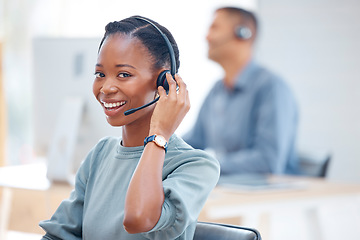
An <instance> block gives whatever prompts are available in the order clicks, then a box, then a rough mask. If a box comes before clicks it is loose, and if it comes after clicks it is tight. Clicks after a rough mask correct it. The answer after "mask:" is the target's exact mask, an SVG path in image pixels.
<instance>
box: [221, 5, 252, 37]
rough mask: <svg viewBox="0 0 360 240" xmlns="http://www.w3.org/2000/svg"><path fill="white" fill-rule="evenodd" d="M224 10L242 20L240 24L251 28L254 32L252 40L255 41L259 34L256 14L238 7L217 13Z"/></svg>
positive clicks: (224, 8)
mask: <svg viewBox="0 0 360 240" xmlns="http://www.w3.org/2000/svg"><path fill="white" fill-rule="evenodd" d="M219 10H224V11H226V12H228V13H229V14H231V15H233V16H237V17H239V19H240V22H239V24H241V25H245V26H246V27H249V28H250V29H251V30H252V31H253V37H252V39H255V37H256V35H257V32H258V20H257V17H256V16H255V14H254V13H252V12H250V11H247V10H245V9H242V8H237V7H223V8H219V9H217V10H216V11H219Z"/></svg>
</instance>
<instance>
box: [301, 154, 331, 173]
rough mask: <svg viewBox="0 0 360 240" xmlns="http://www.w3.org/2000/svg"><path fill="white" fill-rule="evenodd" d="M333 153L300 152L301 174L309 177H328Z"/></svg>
mask: <svg viewBox="0 0 360 240" xmlns="http://www.w3.org/2000/svg"><path fill="white" fill-rule="evenodd" d="M330 160H331V155H330V154H329V153H323V154H311V153H301V154H299V168H300V175H303V176H309V177H326V174H327V172H328V168H329V162H330Z"/></svg>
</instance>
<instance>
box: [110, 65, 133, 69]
mask: <svg viewBox="0 0 360 240" xmlns="http://www.w3.org/2000/svg"><path fill="white" fill-rule="evenodd" d="M115 67H129V68H134V69H136V67H134V66H132V65H129V64H116V65H115Z"/></svg>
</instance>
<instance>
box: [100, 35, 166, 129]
mask: <svg viewBox="0 0 360 240" xmlns="http://www.w3.org/2000/svg"><path fill="white" fill-rule="evenodd" d="M152 69H153V68H152V61H151V56H150V53H149V52H148V50H147V49H146V47H145V46H144V45H143V44H142V43H141V42H140V41H139V40H138V39H136V38H130V37H128V36H126V35H123V34H112V35H110V36H108V37H107V38H106V39H105V41H104V43H103V45H102V47H101V49H100V52H99V54H98V58H97V63H96V68H95V80H94V84H93V93H94V95H95V97H96V99H97V100H98V101H99V102H100V104H101V105H102V107H103V109H104V113H105V115H106V118H107V121H108V123H109V124H110V125H112V126H123V125H128V124H131V123H134V122H136V121H139V119H140V120H141V119H142V120H144V119H148V120H149V119H150V118H151V114H152V111H153V108H154V106H150V107H147V108H145V109H143V110H141V111H138V112H136V113H133V114H130V115H128V116H125V115H124V112H125V111H126V110H129V109H131V108H136V107H140V106H142V105H144V104H146V103H148V102H150V101H152V100H153V99H154V97H155V95H156V90H157V89H156V77H157V75H158V73H157V72H154V71H153V70H152ZM159 73H160V71H159Z"/></svg>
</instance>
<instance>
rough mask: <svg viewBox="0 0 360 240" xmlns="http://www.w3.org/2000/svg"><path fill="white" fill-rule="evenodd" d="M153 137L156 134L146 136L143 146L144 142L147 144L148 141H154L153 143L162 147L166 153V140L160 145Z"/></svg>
mask: <svg viewBox="0 0 360 240" xmlns="http://www.w3.org/2000/svg"><path fill="white" fill-rule="evenodd" d="M155 138H156V134H154V135H151V136H148V137H146V138H145V139H144V147H145V146H146V144H148V143H149V142H155V144H156V145H157V146H159V147H162V148H164V150H165V153H166V152H167V147H168V144H167V142H165V145H164V146H160V145H159V144H158V143H157V142H156V141H155Z"/></svg>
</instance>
